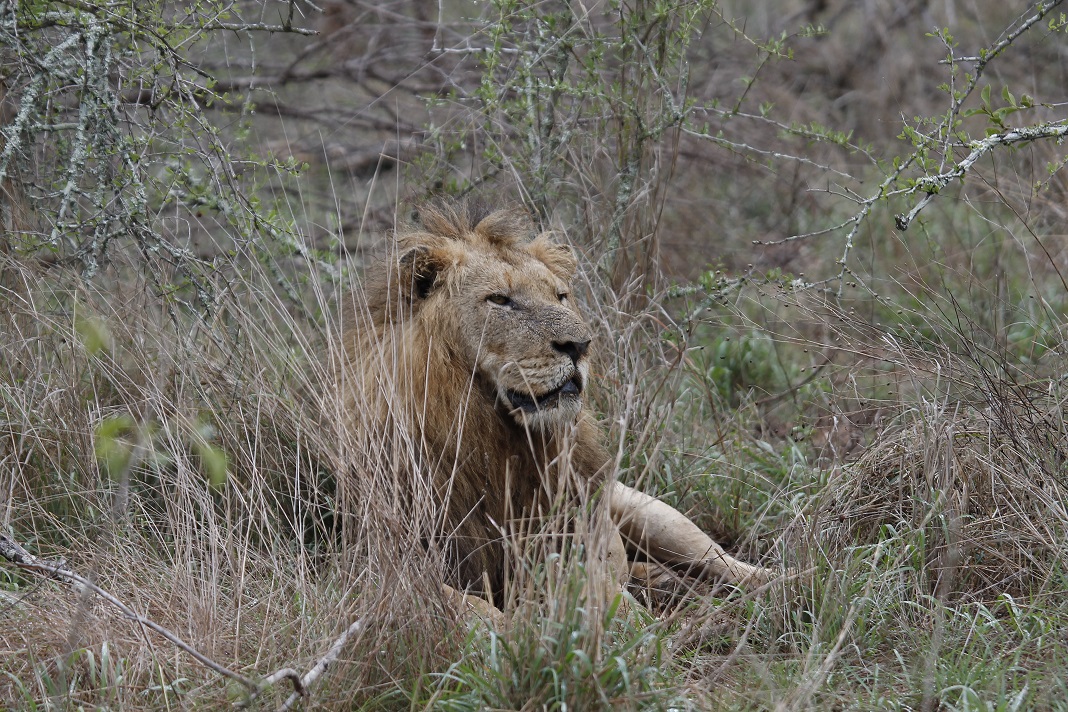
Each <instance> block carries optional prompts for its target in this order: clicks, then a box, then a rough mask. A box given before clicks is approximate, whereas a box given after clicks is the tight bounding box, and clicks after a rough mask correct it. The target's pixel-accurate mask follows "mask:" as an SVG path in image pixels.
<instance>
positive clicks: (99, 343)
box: [74, 314, 113, 356]
mask: <svg viewBox="0 0 1068 712" xmlns="http://www.w3.org/2000/svg"><path fill="white" fill-rule="evenodd" d="M74 331H75V332H77V334H78V338H79V339H80V340H81V342H82V346H83V347H85V350H86V352H87V353H88V354H89V355H90V356H96V355H97V354H98V353H100V352H101V351H103V352H110V351H111V348H112V345H113V344H112V340H111V332H110V331H109V330H108V326H107V324H106V323H105V322H104V320H103V319H101V318H99V317H96V316H82V315H81V314H76V315H75V317H74Z"/></svg>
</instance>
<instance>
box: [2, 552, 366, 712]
mask: <svg viewBox="0 0 1068 712" xmlns="http://www.w3.org/2000/svg"><path fill="white" fill-rule="evenodd" d="M0 557H3V558H4V559H7V560H8V561H10V562H11V563H13V564H15V566H18V567H19V568H21V569H26V570H28V571H34V572H36V573H44V574H48V575H50V576H54V577H56V578H59V579H62V580H64V581H66V582H68V583H71V584H74V585H75V586H80V587H82V588H85V589H88V590H90V591H92V592H93V593H95V594H96V595H98V596H100V597H101V598H103V599H104V600H105V601H107V602H108V603H110V604H111V605H113V606H115V607H116V608H118V609H119V610H120V611H122V614H123V615H124V616H126V617H127V618H129V619H130V620H132V621H134V622H135V623H137V624H138V625H140V626H143V627H145V628H149V629H151V630H154V631H155V632H157V633H159V634H160V635H162V636H163V637H164V638H166V639H167V640H169V641H171V642H172V643H174V644H175V645H176V646H178V647H179V648H181V649H182V650H184V651H185V652H187V653H189V654H190V655H192V656H193V657H194V658H196V659H197V660H198V661H199V662H200V663H202V664H203V665H204V666H206V667H208V668H210V669H211V670H214V671H215V672H217V673H219V674H220V675H222V676H223V677H228V678H230V679H231V680H235V681H237V682H239V683H241V684H242V685H243V686H244V687H245V688H246V689H247V690H248V692H249V695H248V697H247V698H246V699H245V700H244V701H242V702H240V703H238V705H239V706H243V705H244V704H247V703H248V702H251V701H252V700H253V699H255V698H256V697H257V696H258V695H259V694H260V693H261V692H263V691H264V690H266V689H268V688H270V687H271V686H273V685H275V684H276V683H278V682H279V681H280V680H289V681H290V682H291V683H292V684H293V690H294V692H293V694H292V695H290V696H289V699H287V700H286V701H285V703H284V704H283V705H282V707H281V708H280V709H284V710H285V709H289V708H290V707H292V705H293V703H294V702H296V700H297V698H298V697H301V696H303V695H306V694H307V690H308V686H309V685H311V684H312V683H313V682H315V681H316V680H317V679H318V678H319V677H320V676H321V675H322V674H323V673H324V672H326V669H327V667H329V666H330V664H331V663H333V662H334V661H335V660H336V659H337V656H338V655H339V654H340V653H341V649H342V648H343V647H344V646H345V643H346V642H347V641H348V639H349V638H350V637H351V636H352V635H353V634H355V633H357V632H358V631H359V630H360V628H362V626H363V622H362V621H359V620H358V621H356V622H355V623H353V624H352V625H350V626H349V627H348V628H347V629H346V630H345V632H344V633H343V634H342V635H341V636H340V637H339V638H338V639H337V640H335V641H334V643H333V645H331V646H330V649H329V650H328V651H327V652H326V655H324V656H323V657H322V659H321V660H319V662H318V663H316V665H315V667H313V668H312V669H311V670H309V671H308V673H307V674H305V675H304V676H303V677H301V675H300V673H298V672H297V671H296V670H294V669H293V668H282V669H281V670H278V671H277V672H275V673H272V674H271V675H268V676H267V677H265V678H263V679H262V680H261V681H256V680H253V679H251V678H248V677H245V676H244V675H242V674H241V673H238V672H234V671H233V670H230V669H229V668H227V667H225V666H224V665H220V664H219V663H217V662H215V661H214V660H212V659H211V658H209V657H208V656H206V655H204V654H203V653H201V652H200V651H199V650H197V649H196V648H194V647H193V646H192V645H190V644H189V643H186V642H185V641H184V640H182V639H181V638H179V637H178V636H177V635H175V634H174V633H172V632H171V631H170V630H168V629H167V628H164V627H163V626H161V625H160V624H158V623H156V622H155V621H152V620H150V619H148V618H145V617H144V616H142V615H140V614H138V613H137V612H136V611H134V610H133V609H132V608H130V607H129V606H127V605H126V604H125V603H123V602H122V601H120V600H119V599H118V598H116V597H115V596H113V595H112V594H110V593H108V592H107V591H105V590H104V589H102V588H100V587H99V586H97V585H96V584H95V583H93V582H92V581H90V580H89V579H87V578H85V577H84V576H81V575H79V574H76V573H75V572H73V571H71V570H70V569H68V568H66V565H65V562H63V561H59V562H55V561H46V560H44V559H41V558H39V557H36V556H34V555H33V554H31V553H29V552H28V551H26V550H25V549H24V548H22V546H21V545H19V543H18V542H16V541H15V540H14V539H12V538H11V537H9V536H7V535H6V534H3V533H0Z"/></svg>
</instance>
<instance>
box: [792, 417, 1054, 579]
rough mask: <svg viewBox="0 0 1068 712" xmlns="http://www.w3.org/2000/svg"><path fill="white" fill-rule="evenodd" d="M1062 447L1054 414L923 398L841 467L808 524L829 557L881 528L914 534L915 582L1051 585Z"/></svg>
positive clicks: (883, 533) (883, 532) (876, 535)
mask: <svg viewBox="0 0 1068 712" xmlns="http://www.w3.org/2000/svg"><path fill="white" fill-rule="evenodd" d="M1050 414H1051V416H1052V417H1058V413H1057V411H1056V410H1054V411H1052V412H1051V413H1050ZM1063 452H1064V431H1063V429H1061V428H1058V427H1057V424H1056V423H1054V422H1052V421H1051V420H1046V419H1043V420H1039V421H1038V422H1034V421H1031V420H1030V419H1029V418H1027V417H1026V416H1025V415H1024V414H1023V413H1020V412H1014V411H1006V410H1003V411H1002V412H1000V413H993V412H991V411H990V410H978V409H976V408H974V407H970V406H967V405H963V404H952V405H950V404H947V403H944V402H943V403H932V404H928V405H927V406H926V407H925V408H923V409H922V410H919V411H914V412H907V413H904V414H902V416H901V419H900V422H899V423H898V424H897V425H895V427H893V428H892V429H891V430H889V431H888V432H887V433H886V434H885V435H884V437H882V438H880V439H878V440H877V441H876V442H875V444H873V445H872V446H871V447H869V448H868V449H867V450H866V451H865V452H864V453H863V454H862V455H861V456H860V457H859V458H858V459H857V461H856V462H854V463H850V464H849V465H847V466H846V467H843V468H842V469H841V470H839V471H838V472H837V473H836V475H835V476H834V477H833V478H832V479H831V481H830V482H828V484H827V487H826V489H825V490H824V491H823V492H822V493H821V495H820V500H819V504H818V505H817V506H816V508H815V510H814V512H813V513H812V518H811V521H810V522H808V523H807V527H806V528H807V530H808V532H809V535H810V536H814V537H816V539H817V540H818V542H819V546H820V548H821V550H823V551H824V552H828V553H829V556H831V557H832V558H834V557H835V553H834V552H838V553H839V554H840V553H841V552H844V551H849V550H851V549H852V548H853V547H856V546H857V545H872V544H875V543H877V542H879V541H882V540H884V539H885V538H888V537H895V538H896V537H903V538H905V539H907V540H909V541H911V542H912V544H913V545H914V546H915V547H916V556H917V557H918V558H919V559H920V560H921V561H922V566H918V567H917V568H916V570H915V575H916V576H917V579H916V581H915V582H914V583H915V586H916V588H917V591H918V592H921V593H922V592H926V593H937V594H938V595H939V596H940V597H946V596H953V595H959V594H961V593H963V594H966V595H967V597H968V598H970V599H977V600H992V599H994V598H997V597H998V596H1001V595H1003V594H1010V595H1013V596H1025V597H1031V596H1042V595H1046V594H1048V593H1050V592H1053V591H1058V590H1061V588H1062V587H1063V585H1064V579H1063V577H1064V573H1065V572H1064V570H1063V565H1064V543H1063V542H1064V541H1065V540H1066V534H1068V512H1066V511H1065V502H1068V482H1066V481H1065V478H1064V473H1063V457H1064V456H1063Z"/></svg>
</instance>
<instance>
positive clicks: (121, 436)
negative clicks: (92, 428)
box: [93, 415, 137, 478]
mask: <svg viewBox="0 0 1068 712" xmlns="http://www.w3.org/2000/svg"><path fill="white" fill-rule="evenodd" d="M136 427H137V424H136V423H135V422H134V419H133V418H131V417H130V416H128V415H116V416H111V417H108V418H104V419H103V420H102V421H100V424H99V425H97V426H96V432H95V433H94V437H93V454H94V455H96V461H97V463H98V464H99V465H100V469H101V470H102V471H104V472H105V473H107V475H108V476H109V477H111V478H115V477H117V476H119V474H120V473H121V472H122V471H123V470H125V469H126V466H127V465H129V463H130V455H131V454H132V452H133V445H132V444H131V443H130V441H129V440H128V436H130V435H132V434H133V432H134V430H135V429H136Z"/></svg>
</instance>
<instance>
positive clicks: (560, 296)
mask: <svg viewBox="0 0 1068 712" xmlns="http://www.w3.org/2000/svg"><path fill="white" fill-rule="evenodd" d="M570 296H571V295H570V294H568V293H567V292H560V293H559V294H557V295H556V298H557V299H559V300H560V301H562V302H564V301H567V298H568V297H570Z"/></svg>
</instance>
